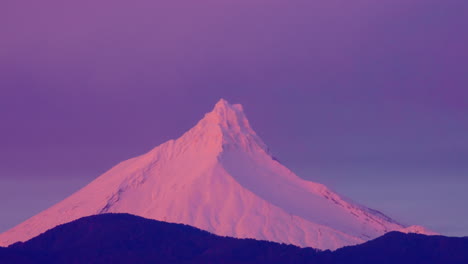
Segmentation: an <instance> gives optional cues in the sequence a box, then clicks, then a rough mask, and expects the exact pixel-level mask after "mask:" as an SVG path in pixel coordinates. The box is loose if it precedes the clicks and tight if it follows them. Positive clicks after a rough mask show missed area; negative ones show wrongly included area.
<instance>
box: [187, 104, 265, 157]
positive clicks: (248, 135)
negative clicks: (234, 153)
mask: <svg viewBox="0 0 468 264" xmlns="http://www.w3.org/2000/svg"><path fill="white" fill-rule="evenodd" d="M186 138H187V139H189V138H190V139H194V138H198V139H197V140H195V141H197V142H205V140H200V138H203V139H206V142H210V144H215V143H214V142H217V144H221V145H224V146H228V145H230V146H233V145H235V146H242V147H243V148H245V149H252V148H255V147H254V146H257V147H260V148H261V149H264V150H266V149H267V147H266V145H265V144H264V143H263V141H262V140H261V139H260V138H259V137H258V136H257V134H256V133H255V131H254V130H253V129H252V128H251V126H250V123H249V121H248V119H247V117H246V116H245V114H244V110H243V107H242V105H240V104H230V103H229V102H228V101H226V100H224V99H220V100H219V101H218V102H217V103H216V104H215V106H214V108H213V110H212V111H211V112H209V113H207V114H205V117H204V118H203V119H202V120H200V121H199V122H198V124H197V125H196V126H195V127H194V128H192V129H191V130H190V131H189V132H188V133H187V137H186Z"/></svg>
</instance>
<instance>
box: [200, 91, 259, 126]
mask: <svg viewBox="0 0 468 264" xmlns="http://www.w3.org/2000/svg"><path fill="white" fill-rule="evenodd" d="M203 120H205V121H206V122H210V123H215V124H218V125H219V126H220V127H221V128H222V129H223V130H228V131H229V130H234V131H238V132H240V131H243V132H247V133H254V132H253V131H252V129H251V127H250V124H249V121H248V120H247V118H246V117H245V114H244V110H243V107H242V105H240V104H234V105H232V104H230V103H229V102H228V101H226V100H224V99H220V100H219V101H218V102H217V103H216V105H215V107H214V108H213V110H212V111H211V112H209V113H207V114H206V115H205V118H204V119H203ZM203 120H202V121H203Z"/></svg>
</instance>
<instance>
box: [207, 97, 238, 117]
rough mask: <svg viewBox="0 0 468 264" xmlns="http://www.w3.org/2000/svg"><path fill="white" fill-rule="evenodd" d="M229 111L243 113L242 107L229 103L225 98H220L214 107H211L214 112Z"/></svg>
mask: <svg viewBox="0 0 468 264" xmlns="http://www.w3.org/2000/svg"><path fill="white" fill-rule="evenodd" d="M229 111H235V112H238V113H243V112H244V108H243V107H242V105H240V104H230V103H229V102H228V101H226V100H225V99H222V98H221V99H220V100H219V101H218V102H217V103H216V104H215V107H214V108H213V111H212V112H216V113H218V114H221V113H226V112H229Z"/></svg>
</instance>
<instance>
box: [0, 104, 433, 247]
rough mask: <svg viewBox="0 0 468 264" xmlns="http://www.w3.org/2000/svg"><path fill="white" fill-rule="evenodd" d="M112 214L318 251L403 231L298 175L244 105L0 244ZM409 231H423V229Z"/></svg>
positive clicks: (122, 167) (119, 169)
mask: <svg viewBox="0 0 468 264" xmlns="http://www.w3.org/2000/svg"><path fill="white" fill-rule="evenodd" d="M107 212H125V213H130V214H134V215H139V216H143V217H146V218H152V219H156V220H162V221H167V222H174V223H184V224H188V225H192V226H195V227H198V228H201V229H204V230H207V231H210V232H212V233H215V234H218V235H223V236H232V237H238V238H255V239H262V240H270V241H276V242H283V243H290V244H295V245H299V246H310V247H314V248H320V249H336V248H339V247H342V246H345V245H353V244H358V243H361V242H364V241H367V240H370V239H373V238H376V237H378V236H381V235H383V234H384V233H386V232H388V231H393V230H402V231H405V228H406V227H405V226H402V225H401V224H399V223H398V222H396V221H394V220H392V219H390V218H389V217H387V216H385V215H383V214H382V213H380V212H378V211H376V210H372V209H369V208H366V207H364V206H361V205H358V204H355V203H353V202H351V201H349V200H346V199H344V198H343V197H341V196H340V195H338V194H336V193H334V192H332V191H330V190H329V189H328V188H327V187H326V186H324V185H322V184H318V183H314V182H310V181H306V180H303V179H302V178H299V177H298V176H296V175H295V174H294V173H293V172H291V171H290V170H289V169H288V168H286V167H285V166H283V165H282V164H281V163H279V162H278V161H276V160H275V159H274V158H273V157H272V156H271V155H270V154H269V152H268V149H267V147H266V145H265V144H264V143H263V141H262V140H261V139H260V138H259V137H258V136H257V134H256V133H255V132H254V131H253V129H252V128H251V126H250V124H249V121H248V120H247V118H246V117H245V114H244V112H243V109H242V106H241V105H238V104H237V105H231V104H229V103H228V102H226V101H225V100H220V101H219V102H218V103H217V104H216V106H215V107H214V109H213V111H212V112H210V113H208V114H206V115H205V117H204V118H203V119H202V120H201V121H199V122H198V124H197V125H196V126H195V127H193V128H192V129H190V130H189V131H188V132H186V133H185V134H184V135H182V136H181V137H180V138H178V139H176V140H170V141H168V142H166V143H164V144H162V145H160V146H158V147H156V148H154V149H153V150H151V151H149V152H148V153H146V154H144V155H141V156H139V157H136V158H133V159H130V160H127V161H124V162H122V163H120V164H118V165H117V166H115V167H113V168H112V169H110V170H109V171H107V172H106V173H104V174H103V175H101V176H100V177H98V178H97V179H95V180H94V181H92V182H91V183H90V184H88V185H87V186H85V187H84V188H82V189H81V190H79V191H78V192H76V193H74V194H73V195H71V196H70V197H68V198H66V199H65V200H63V201H62V202H60V203H58V204H56V205H54V206H52V207H51V208H49V209H47V210H45V211H43V212H41V213H40V214H38V215H36V216H34V217H32V218H30V219H28V220H27V221H25V222H23V223H21V224H19V225H18V226H16V227H14V228H13V229H11V230H9V231H7V232H5V233H3V234H1V235H0V245H9V244H12V243H14V242H17V241H25V240H28V239H30V238H32V237H34V236H36V235H38V234H40V233H42V232H44V231H46V230H48V229H50V228H53V227H55V226H56V225H59V224H63V223H66V222H69V221H72V220H75V219H78V218H80V217H83V216H88V215H94V214H101V213H107ZM407 230H408V231H409V232H413V231H414V230H417V231H418V232H426V231H424V230H423V229H421V228H418V227H411V228H409V229H407Z"/></svg>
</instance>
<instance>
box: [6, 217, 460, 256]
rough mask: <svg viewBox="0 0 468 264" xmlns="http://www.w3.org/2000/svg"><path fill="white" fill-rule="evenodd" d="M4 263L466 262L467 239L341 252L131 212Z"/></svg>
mask: <svg viewBox="0 0 468 264" xmlns="http://www.w3.org/2000/svg"><path fill="white" fill-rule="evenodd" d="M0 263H2V264H3V263H18V264H23V263H316V264H329V263H330V264H331V263H379V264H385V263H398V264H404V263H411V264H417V263H424V264H431V263H441V264H442V263H444V264H449V263H460V264H462V263H463V264H466V263H468V238H467V237H465V238H453V237H444V236H424V235H418V234H403V233H398V232H391V233H388V234H386V235H384V236H382V237H379V238H377V239H375V240H372V241H369V242H367V243H364V244H361V245H357V246H351V247H345V248H342V249H339V250H337V251H334V252H331V251H319V250H315V249H312V248H299V247H296V246H292V245H285V244H278V243H273V242H267V241H258V240H254V239H237V238H230V237H220V236H216V235H213V234H210V233H208V232H205V231H202V230H199V229H197V228H194V227H191V226H187V225H182V224H171V223H165V222H160V221H155V220H149V219H145V218H142V217H138V216H133V215H129V214H102V215H95V216H89V217H84V218H81V219H78V220H76V221H73V222H70V223H68V224H64V225H61V226H58V227H55V228H53V229H51V230H49V231H47V232H45V233H44V234H41V235H39V236H37V237H35V238H33V239H31V240H29V241H27V242H24V243H16V244H14V245H11V246H10V247H8V248H0Z"/></svg>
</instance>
